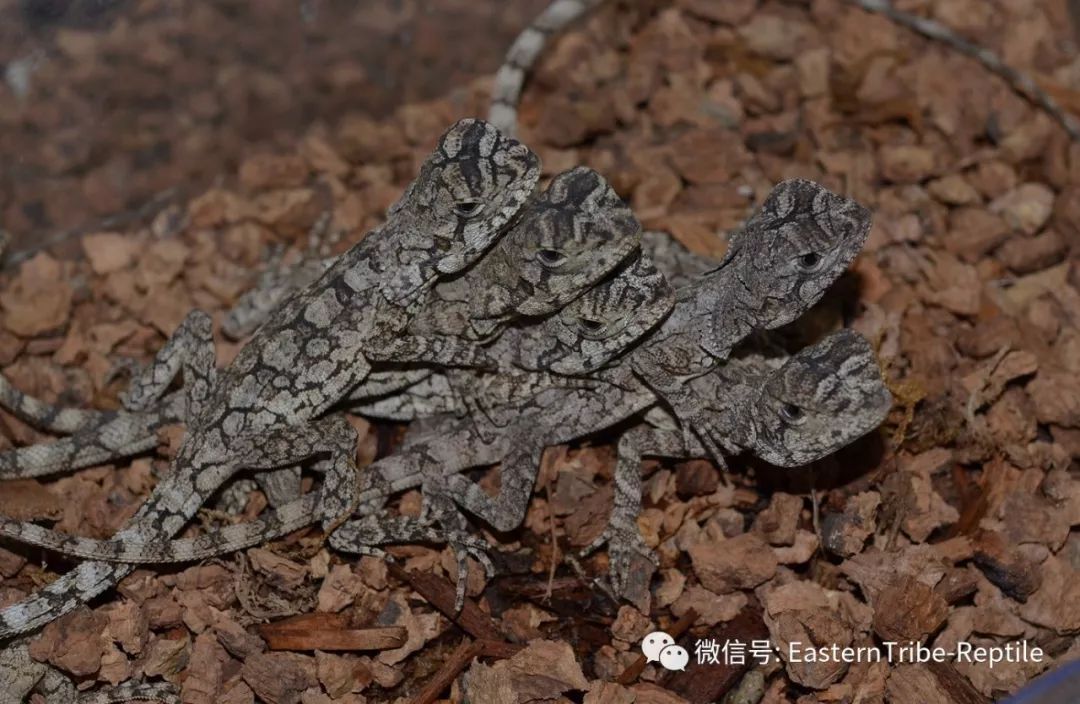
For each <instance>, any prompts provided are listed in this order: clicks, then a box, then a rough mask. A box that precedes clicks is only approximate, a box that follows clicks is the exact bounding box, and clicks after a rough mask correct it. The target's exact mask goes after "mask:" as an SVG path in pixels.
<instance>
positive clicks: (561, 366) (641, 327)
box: [540, 250, 675, 374]
mask: <svg viewBox="0 0 1080 704" xmlns="http://www.w3.org/2000/svg"><path fill="white" fill-rule="evenodd" d="M674 305H675V291H674V289H673V288H672V287H671V284H669V283H668V282H667V279H665V278H664V275H663V274H662V273H660V271H659V270H658V269H657V268H656V266H655V265H654V264H653V263H652V260H651V259H649V258H648V256H646V255H645V254H644V253H642V252H640V250H639V253H638V255H637V256H635V257H633V258H632V259H631V260H630V261H628V262H627V263H626V264H625V265H624V266H623V267H622V268H620V269H619V270H618V271H617V272H616V273H615V274H613V275H612V276H609V277H608V278H607V279H605V280H604V281H601V282H600V283H598V284H596V285H595V286H593V287H592V288H591V289H589V290H588V291H586V292H585V293H584V294H583V295H582V296H581V297H580V298H578V299H576V300H575V301H573V302H572V303H570V304H569V305H567V306H566V307H565V308H563V309H562V310H561V311H559V312H558V313H557V314H555V315H553V316H551V317H550V318H548V319H546V320H545V321H544V322H543V323H542V325H541V326H540V327H541V332H542V334H543V335H544V336H545V337H548V338H549V339H550V340H552V344H553V345H554V350H553V351H552V350H549V351H548V352H549V353H548V355H546V356H545V357H544V358H543V359H541V360H540V362H541V363H542V364H543V367H541V368H547V369H550V370H551V371H553V372H555V373H556V374H584V373H588V372H592V371H595V370H596V369H599V368H600V367H602V366H603V365H604V364H606V363H607V362H609V361H611V360H612V359H613V358H615V357H617V356H618V355H620V354H621V353H623V352H625V351H627V350H628V349H629V348H630V346H631V345H633V343H634V342H635V341H636V340H638V339H640V338H641V337H642V336H643V335H644V334H645V333H647V332H648V331H649V330H651V329H652V328H653V327H655V326H656V325H657V324H659V323H660V321H662V320H663V319H664V318H665V317H666V316H667V314H668V313H669V312H670V311H671V309H672V307H673V306H674Z"/></svg>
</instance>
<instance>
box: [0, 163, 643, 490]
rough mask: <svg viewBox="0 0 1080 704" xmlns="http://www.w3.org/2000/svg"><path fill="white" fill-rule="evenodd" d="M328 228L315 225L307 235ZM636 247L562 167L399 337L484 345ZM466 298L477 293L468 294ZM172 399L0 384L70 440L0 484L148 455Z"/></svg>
mask: <svg viewBox="0 0 1080 704" xmlns="http://www.w3.org/2000/svg"><path fill="white" fill-rule="evenodd" d="M328 220H329V218H328V217H323V218H321V219H320V223H318V224H317V225H316V230H318V229H322V228H324V227H325V223H326V222H327V221H328ZM313 232H314V231H313ZM313 239H314V236H313ZM639 241H640V224H639V223H638V222H637V220H636V219H635V218H634V216H633V213H632V212H631V211H630V209H629V208H628V207H626V205H625V204H623V203H622V201H621V200H619V198H618V196H617V195H616V194H615V192H614V190H613V189H612V188H611V186H610V185H609V184H608V183H607V182H606V181H605V180H604V179H603V177H602V176H600V174H598V173H597V172H595V171H593V170H591V169H587V168H584V167H578V168H575V169H571V170H569V171H567V172H564V173H562V174H560V175H558V176H556V177H555V178H554V179H553V180H552V182H551V183H550V184H549V186H548V188H547V189H546V190H545V192H544V193H543V194H542V195H541V196H540V197H539V198H537V199H536V201H535V202H534V203H531V204H530V205H529V206H528V207H527V209H526V212H525V213H524V214H523V216H522V217H521V220H520V222H518V223H516V224H515V225H513V226H512V227H511V228H510V230H509V231H508V232H507V234H506V235H505V236H504V237H503V238H502V239H500V241H499V242H497V243H496V245H495V246H494V247H493V248H492V251H490V252H488V253H487V254H486V255H485V256H484V257H482V258H481V259H480V260H479V261H478V262H477V263H476V264H474V265H473V266H471V267H469V268H468V269H467V270H465V271H464V272H462V274H461V275H459V276H457V277H454V278H452V279H450V280H448V281H445V282H439V283H438V284H436V286H435V287H434V289H433V290H432V291H431V292H430V293H429V294H428V295H427V297H426V298H425V300H424V302H423V304H422V306H421V307H420V309H419V310H418V311H417V313H416V316H415V319H414V320H413V321H412V322H411V323H410V326H409V329H410V330H411V331H413V332H416V333H418V334H428V335H432V334H434V335H452V336H456V337H457V338H459V339H466V340H473V341H476V342H478V343H479V342H481V341H484V340H490V339H491V338H493V337H494V336H496V335H497V334H498V332H499V329H500V327H501V326H502V325H505V324H506V323H507V322H509V321H510V320H512V319H515V318H517V317H522V316H540V315H544V314H546V313H549V312H550V311H552V310H555V309H557V308H558V307H559V306H561V305H564V304H565V303H566V302H568V301H570V300H572V299H573V298H574V297H576V296H578V295H580V293H581V292H582V291H584V290H586V289H587V288H588V286H590V285H591V284H592V283H594V282H595V281H597V280H599V279H601V278H603V277H604V276H605V275H606V274H608V273H609V272H610V271H611V270H612V269H613V268H614V267H615V266H617V265H618V264H619V263H620V262H621V261H623V259H625V257H626V256H627V255H628V254H629V253H630V252H631V251H632V250H633V249H634V248H635V247H636V246H637V244H638V243H639ZM334 261H336V259H335V258H321V259H316V260H314V261H313V262H309V263H304V262H301V263H300V264H299V265H298V266H297V268H295V269H293V270H292V271H290V272H288V273H286V274H282V272H281V270H277V271H276V272H275V276H273V277H266V278H264V279H263V283H264V285H266V286H268V287H269V288H265V289H262V290H256V291H254V292H252V294H251V295H250V296H249V298H248V300H247V301H246V302H245V301H241V305H239V306H237V307H236V308H234V309H233V312H232V313H231V314H230V315H232V314H235V317H234V318H233V320H234V323H236V325H239V322H237V321H242V322H243V323H244V324H245V325H244V326H242V328H241V329H246V328H247V327H250V326H251V325H253V324H254V326H255V327H257V325H258V324H259V323H261V322H262V321H263V320H265V319H266V317H267V316H268V315H269V313H270V311H271V310H273V308H274V306H275V305H276V304H277V303H279V302H280V300H281V299H282V298H284V297H285V296H286V295H288V294H289V293H292V292H295V291H296V290H298V289H300V288H302V287H303V286H305V285H310V284H311V283H312V282H313V281H314V280H315V279H316V278H317V277H318V275H319V272H324V271H326V270H327V269H328V268H329V267H330V266H331V265H332V264H333V262H334ZM474 291H480V292H481V294H480V295H470V294H471V293H472V292H474ZM256 294H257V295H256ZM226 320H229V318H227V319H226ZM233 331H234V332H236V327H235V326H234V328H233ZM496 361H497V357H496ZM428 373H430V369H425V368H412V369H393V370H388V371H380V370H375V371H374V372H373V373H372V374H371V376H369V378H368V379H367V380H366V381H365V382H364V383H363V384H361V385H360V386H359V387H357V388H356V389H354V390H353V391H352V392H350V393H351V396H352V397H354V398H357V399H365V398H370V397H375V396H380V395H386V394H387V393H390V392H394V391H397V390H398V389H400V388H403V387H405V386H408V385H409V384H411V383H413V382H415V381H417V380H419V379H420V378H423V377H424V376H426V375H427V374H428ZM181 401H182V397H178V396H175V395H174V396H170V397H167V399H166V402H164V403H162V404H161V405H160V406H158V407H156V408H154V409H152V410H150V411H147V412H144V413H141V414H132V413H130V412H123V411H120V412H108V413H106V412H100V411H83V410H76V409H58V408H56V407H54V406H51V405H48V404H44V403H42V402H40V401H38V400H37V399H34V398H32V397H29V396H27V395H25V394H22V393H21V392H19V391H18V390H16V389H14V387H12V386H11V384H10V383H9V382H7V380H6V379H3V378H2V377H0V404H2V405H3V406H5V407H6V408H8V409H10V410H12V411H13V412H14V413H16V415H18V416H20V417H21V418H22V419H24V420H26V421H27V422H30V423H32V424H34V425H36V426H38V427H41V428H43V429H46V430H50V431H53V432H57V433H62V434H68V433H77V435H74V436H71V437H69V438H66V439H64V440H61V441H58V442H54V443H49V444H42V445H34V446H30V447H25V448H18V449H16V450H13V451H11V452H7V453H0V478H16V477H30V476H41V475H44V474H51V473H55V472H58V471H64V470H73V469H78V468H81V467H87V466H92V465H95V464H100V463H102V462H105V461H109V460H112V459H117V458H118V457H121V456H124V455H128V454H136V453H139V452H145V451H147V450H150V449H153V448H154V447H155V446H156V444H157V439H156V431H157V430H158V428H160V427H161V426H163V425H168V424H170V423H175V422H177V421H178V420H180V419H181V418H182V415H183V414H182V404H181Z"/></svg>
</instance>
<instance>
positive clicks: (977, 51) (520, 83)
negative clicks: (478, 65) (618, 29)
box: [488, 0, 1080, 141]
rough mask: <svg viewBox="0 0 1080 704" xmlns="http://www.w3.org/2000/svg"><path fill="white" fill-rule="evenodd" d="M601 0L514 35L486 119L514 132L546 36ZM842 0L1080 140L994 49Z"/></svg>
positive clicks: (856, 0) (878, 2) (573, 3)
mask: <svg viewBox="0 0 1080 704" xmlns="http://www.w3.org/2000/svg"><path fill="white" fill-rule="evenodd" d="M603 2H604V0H553V2H552V3H551V4H550V5H548V6H547V7H545V8H544V9H543V10H542V11H541V12H540V14H539V15H537V17H536V18H535V19H534V20H533V21H532V22H531V23H530V24H529V25H528V26H527V27H526V28H525V29H524V30H522V32H521V33H520V34H519V35H518V36H517V37H516V38H515V39H514V41H513V43H512V44H511V45H510V49H509V50H508V51H507V53H506V57H505V58H504V59H503V64H502V65H501V66H500V67H499V69H498V70H497V71H496V73H495V79H494V82H493V85H492V89H491V104H490V106H489V110H488V120H489V121H490V122H491V124H493V125H495V126H496V127H498V128H499V129H500V130H502V131H503V132H504V133H505V134H508V135H515V136H516V135H517V132H518V125H517V122H518V102H519V100H520V99H521V92H522V88H523V87H524V84H525V81H526V79H527V77H528V75H529V73H530V72H531V71H532V68H533V65H534V64H535V63H536V61H537V59H538V58H539V57H540V54H541V52H542V51H543V49H544V46H545V44H546V43H547V41H548V38H549V37H551V36H552V35H553V34H556V33H558V32H561V31H563V30H564V29H565V28H566V27H568V26H569V25H571V24H572V23H574V22H575V21H577V20H578V19H579V18H581V17H582V16H583V15H585V14H586V13H588V12H589V11H591V10H593V9H595V8H596V7H598V6H599V5H601V4H602V3H603ZM844 2H846V3H847V4H848V5H850V6H853V7H857V8H860V9H862V10H864V11H866V12H872V13H874V14H878V15H881V16H883V17H885V18H886V19H888V20H889V21H891V22H894V23H896V24H897V25H899V26H901V27H903V28H905V29H907V30H909V31H912V32H915V33H916V34H919V35H921V36H923V37H925V38H927V39H929V40H931V41H936V42H940V43H941V44H943V45H945V46H946V47H948V48H949V49H952V50H953V51H956V52H958V53H960V54H963V55H964V56H967V57H969V58H972V59H974V60H975V61H977V62H979V63H980V64H981V65H982V66H983V67H984V68H985V69H986V70H988V71H990V72H991V73H993V74H994V75H996V76H998V77H999V78H1001V79H1002V80H1003V81H1005V83H1006V84H1007V85H1008V86H1009V88H1010V89H1012V90H1013V91H1014V92H1016V93H1017V94H1019V95H1021V96H1023V97H1024V98H1025V99H1027V100H1028V101H1030V102H1031V103H1032V104H1033V105H1035V106H1036V107H1038V108H1039V109H1041V110H1043V111H1044V112H1046V114H1048V115H1049V116H1050V117H1051V119H1053V120H1054V121H1055V122H1057V123H1058V124H1059V125H1061V127H1062V128H1063V129H1064V130H1065V132H1066V133H1067V134H1068V135H1069V137H1070V139H1072V140H1073V141H1080V121H1078V120H1077V119H1076V118H1075V117H1073V116H1072V115H1071V114H1070V113H1069V112H1068V111H1067V110H1065V108H1064V107H1062V105H1061V104H1060V103H1059V102H1058V101H1057V100H1055V99H1054V97H1053V96H1051V95H1050V93H1049V92H1047V91H1046V90H1044V89H1043V88H1042V87H1041V86H1040V85H1039V84H1038V82H1037V81H1035V79H1033V78H1032V77H1031V76H1030V75H1028V74H1027V73H1024V72H1023V71H1020V70H1019V69H1016V68H1014V67H1012V66H1010V65H1009V64H1008V63H1007V62H1006V61H1005V60H1004V59H1003V58H1002V57H1001V56H1000V55H998V54H997V53H995V52H994V51H991V50H990V49H988V48H986V47H983V46H980V45H978V44H976V43H975V42H972V41H970V40H968V39H965V38H964V37H962V36H960V34H958V33H957V32H956V31H955V30H954V29H952V28H950V27H948V26H946V25H944V24H942V23H941V22H937V21H935V20H933V19H930V18H927V17H922V16H920V15H917V14H914V13H911V12H905V11H904V10H900V9H897V8H896V7H895V6H894V5H893V4H892V2H891V0H844Z"/></svg>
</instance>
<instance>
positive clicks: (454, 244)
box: [389, 119, 540, 274]
mask: <svg viewBox="0 0 1080 704" xmlns="http://www.w3.org/2000/svg"><path fill="white" fill-rule="evenodd" d="M539 179H540V160H539V158H538V157H537V156H536V154H534V153H533V152H532V151H531V150H530V149H529V148H528V147H526V146H525V145H524V144H521V143H520V142H518V141H516V140H513V139H510V138H509V137H506V136H505V135H503V134H501V133H500V132H499V131H498V130H497V129H495V128H494V127H492V126H491V125H489V124H488V123H486V122H483V121H481V120H472V119H468V120H461V121H459V122H457V123H456V124H455V125H454V126H453V127H451V128H450V129H448V130H447V131H446V133H445V134H443V136H442V137H441V138H440V139H439V144H438V146H437V147H436V149H435V151H434V152H433V153H432V154H431V156H429V157H428V158H427V160H426V161H425V162H424V165H423V166H422V167H421V169H420V174H419V176H417V178H416V180H415V181H413V182H412V183H411V184H410V185H409V187H408V189H407V190H406V191H405V194H404V195H403V196H402V197H401V199H400V200H399V201H398V202H397V203H396V204H395V205H394V206H393V207H392V208H391V209H390V212H389V215H390V217H394V216H396V215H399V214H400V215H402V216H407V218H408V219H409V220H410V221H411V224H412V229H413V230H414V231H415V232H416V233H418V234H421V235H423V236H425V237H429V238H430V245H431V249H432V264H433V265H434V269H435V271H437V272H438V273H441V274H452V273H455V272H458V271H461V270H462V269H464V268H465V267H466V266H468V265H469V264H471V263H472V262H473V261H474V260H475V259H476V258H477V257H478V256H480V254H481V253H483V252H484V250H486V249H487V248H488V247H489V246H490V245H491V244H492V243H493V242H494V241H495V240H496V239H497V238H498V236H499V235H500V234H501V233H502V231H503V230H505V229H506V227H507V226H509V224H510V223H511V222H513V221H514V219H515V218H516V217H517V215H518V213H519V212H520V211H521V208H522V206H524V205H525V203H526V202H528V201H529V199H530V198H531V197H532V194H533V191H534V190H535V189H536V183H537V181H538V180H539Z"/></svg>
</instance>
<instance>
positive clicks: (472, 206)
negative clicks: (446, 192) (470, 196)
mask: <svg viewBox="0 0 1080 704" xmlns="http://www.w3.org/2000/svg"><path fill="white" fill-rule="evenodd" d="M483 210H484V204H483V203H482V202H480V201H478V200H463V201H461V202H460V203H455V204H454V213H456V214H457V215H458V216H459V217H463V218H473V217H476V216H477V215H479V214H480V213H481V212H482V211H483Z"/></svg>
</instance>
